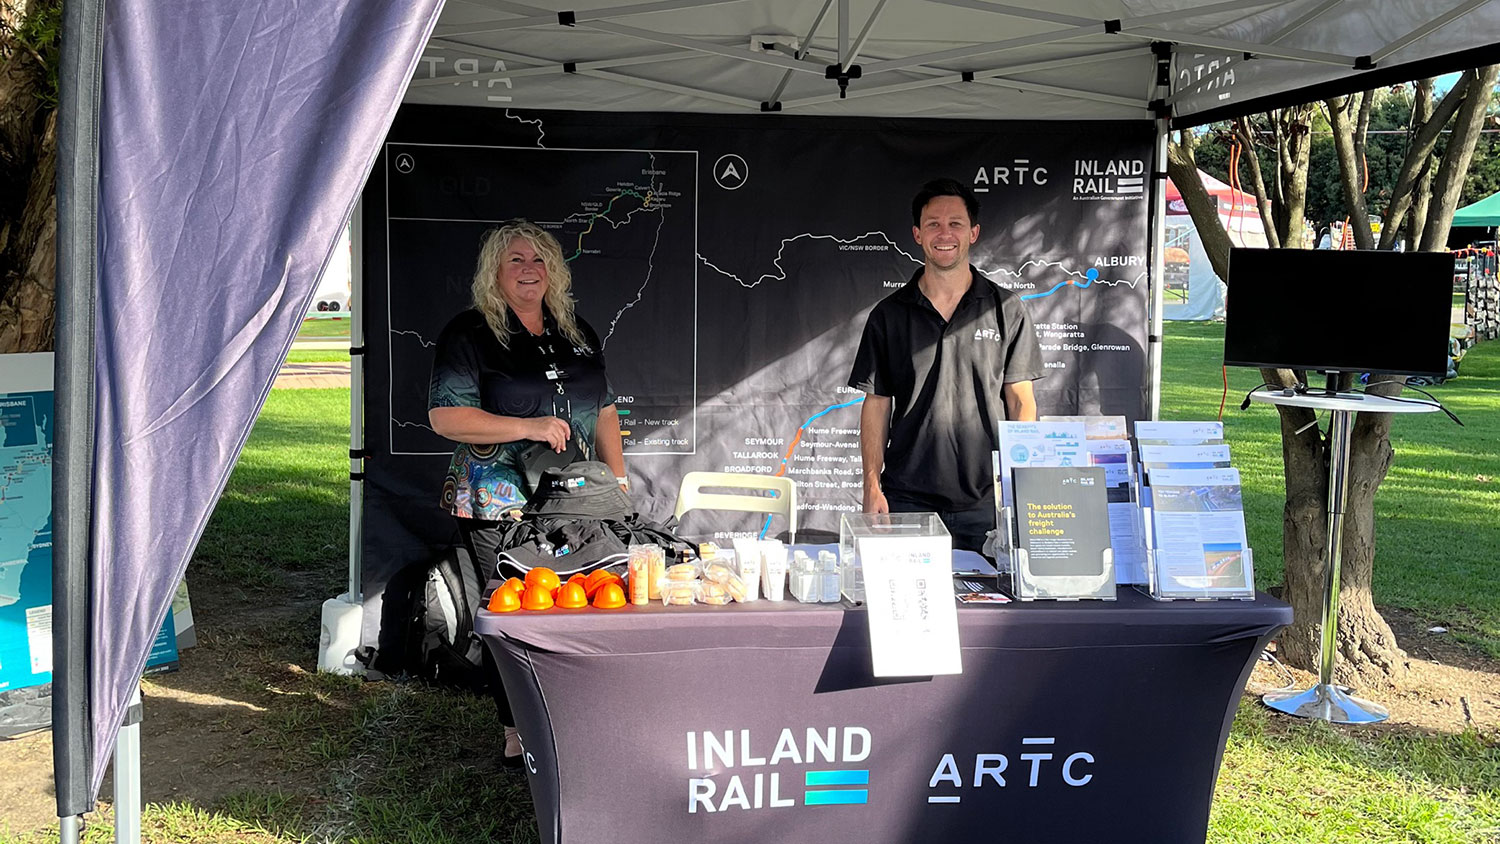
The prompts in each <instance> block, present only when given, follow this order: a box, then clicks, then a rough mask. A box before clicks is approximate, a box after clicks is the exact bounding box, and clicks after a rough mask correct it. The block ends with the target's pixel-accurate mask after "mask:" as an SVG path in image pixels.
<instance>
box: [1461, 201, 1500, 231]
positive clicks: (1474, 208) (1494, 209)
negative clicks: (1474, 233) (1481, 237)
mask: <svg viewBox="0 0 1500 844" xmlns="http://www.w3.org/2000/svg"><path fill="white" fill-rule="evenodd" d="M1453 225H1455V226H1500V193H1492V194H1490V195H1489V196H1486V197H1485V198H1484V199H1481V200H1479V201H1478V202H1476V203H1474V204H1472V205H1465V206H1464V207H1462V208H1460V209H1458V211H1456V212H1454V214H1453Z"/></svg>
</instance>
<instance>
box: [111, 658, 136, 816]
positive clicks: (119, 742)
mask: <svg viewBox="0 0 1500 844" xmlns="http://www.w3.org/2000/svg"><path fill="white" fill-rule="evenodd" d="M115 844H141V687H140V686H136V687H135V692H134V693H132V694H131V695H130V706H129V707H128V708H127V709H126V710H125V723H124V724H123V725H122V726H121V727H120V734H119V736H117V737H116V738H115Z"/></svg>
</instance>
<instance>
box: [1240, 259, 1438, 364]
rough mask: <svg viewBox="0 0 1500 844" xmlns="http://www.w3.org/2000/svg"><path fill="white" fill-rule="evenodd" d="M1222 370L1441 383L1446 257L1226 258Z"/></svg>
mask: <svg viewBox="0 0 1500 844" xmlns="http://www.w3.org/2000/svg"><path fill="white" fill-rule="evenodd" d="M1228 281H1229V294H1228V298H1227V301H1226V302H1225V313H1224V319H1225V323H1226V324H1225V327H1224V363H1225V365H1227V366H1253V367H1257V368H1266V369H1303V370H1314V371H1318V372H1325V373H1335V372H1378V373H1387V374H1393V375H1425V376H1430V377H1435V378H1441V377H1443V376H1444V375H1446V374H1447V372H1448V332H1449V323H1450V322H1451V319H1452V317H1451V312H1452V301H1453V256H1452V255H1451V254H1449V253H1447V252H1372V251H1348V252H1344V251H1334V250H1328V249H1246V248H1240V247H1236V248H1233V249H1231V250H1230V252H1229V279H1228Z"/></svg>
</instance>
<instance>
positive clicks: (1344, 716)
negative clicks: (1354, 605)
mask: <svg viewBox="0 0 1500 844" xmlns="http://www.w3.org/2000/svg"><path fill="white" fill-rule="evenodd" d="M1337 377H1338V376H1337V375H1329V376H1328V378H1329V384H1330V390H1332V389H1334V388H1336V387H1337V380H1336V379H1337ZM1330 412H1331V415H1332V418H1331V419H1330V420H1329V423H1328V425H1329V429H1330V439H1331V442H1330V443H1329V449H1328V450H1329V452H1330V453H1329V460H1328V536H1327V538H1326V540H1325V542H1326V544H1325V548H1326V551H1327V553H1326V555H1325V557H1326V559H1327V561H1328V567H1327V570H1326V577H1325V580H1324V583H1325V586H1326V589H1327V591H1326V593H1325V594H1324V596H1323V625H1322V628H1323V643H1322V645H1323V650H1322V654H1321V657H1322V659H1321V660H1320V661H1319V664H1318V682H1317V684H1316V685H1314V686H1312V687H1311V688H1308V689H1303V690H1300V691H1293V690H1287V691H1278V692H1271V693H1269V694H1267V695H1266V696H1265V697H1264V698H1262V700H1263V701H1264V702H1265V704H1266V706H1269V707H1271V708H1272V709H1275V710H1277V711H1279V712H1285V713H1287V714H1288V715H1296V716H1298V717H1301V718H1317V719H1320V720H1323V721H1331V722H1333V723H1335V724H1372V723H1375V722H1377V721H1384V720H1385V719H1387V718H1389V717H1390V713H1389V712H1387V711H1386V709H1385V707H1383V706H1381V705H1380V704H1378V703H1375V702H1373V701H1368V700H1364V699H1362V698H1358V697H1355V696H1354V695H1351V694H1349V693H1348V691H1347V690H1346V689H1343V688H1340V687H1338V686H1335V685H1334V684H1333V661H1334V659H1335V658H1337V656H1338V631H1339V624H1338V618H1339V565H1340V562H1341V561H1342V554H1343V544H1344V542H1343V538H1344V503H1345V501H1346V500H1347V499H1348V497H1349V476H1348V467H1349V433H1350V430H1351V429H1352V428H1353V416H1354V414H1353V413H1352V412H1351V411H1348V410H1337V409H1336V410H1333V411H1330Z"/></svg>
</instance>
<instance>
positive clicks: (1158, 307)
mask: <svg viewBox="0 0 1500 844" xmlns="http://www.w3.org/2000/svg"><path fill="white" fill-rule="evenodd" d="M1152 49H1153V51H1154V52H1155V53H1156V88H1155V91H1156V97H1157V99H1156V100H1155V104H1160V105H1158V106H1157V116H1156V143H1155V146H1154V147H1153V148H1152V153H1151V203H1150V205H1149V208H1150V210H1149V212H1148V214H1149V217H1150V220H1149V222H1148V225H1149V226H1150V230H1151V244H1150V260H1151V270H1150V275H1149V276H1148V278H1149V279H1150V290H1151V319H1150V321H1149V322H1148V325H1149V327H1150V329H1149V333H1148V337H1147V349H1148V350H1149V351H1148V352H1147V356H1148V362H1147V367H1148V368H1149V370H1150V373H1149V374H1150V378H1151V415H1150V417H1149V418H1150V419H1152V420H1156V419H1160V418H1161V346H1162V338H1163V335H1164V333H1165V332H1164V330H1163V329H1164V327H1165V323H1164V322H1163V320H1162V309H1163V306H1164V303H1165V299H1164V297H1163V291H1164V288H1165V287H1166V263H1167V261H1166V245H1167V138H1168V134H1169V133H1170V132H1171V131H1172V122H1171V120H1170V116H1169V114H1168V113H1167V109H1169V108H1170V106H1167V105H1165V102H1166V99H1165V98H1166V97H1167V95H1169V94H1170V93H1171V86H1172V53H1173V52H1174V51H1173V48H1172V45H1170V44H1159V45H1158V44H1153V45H1152Z"/></svg>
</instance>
